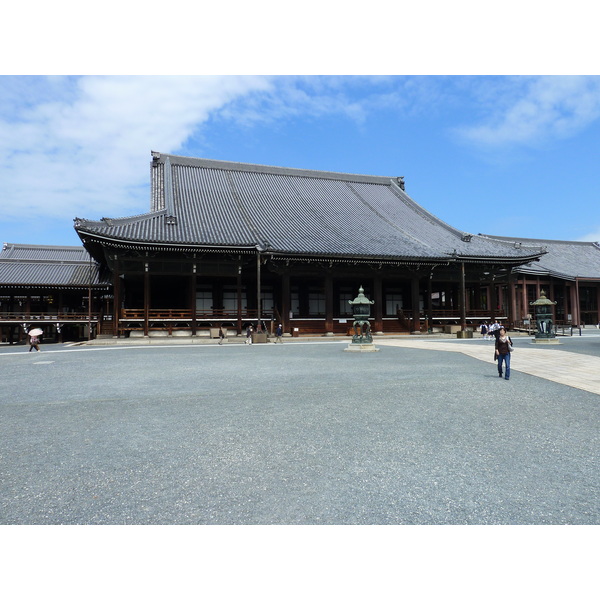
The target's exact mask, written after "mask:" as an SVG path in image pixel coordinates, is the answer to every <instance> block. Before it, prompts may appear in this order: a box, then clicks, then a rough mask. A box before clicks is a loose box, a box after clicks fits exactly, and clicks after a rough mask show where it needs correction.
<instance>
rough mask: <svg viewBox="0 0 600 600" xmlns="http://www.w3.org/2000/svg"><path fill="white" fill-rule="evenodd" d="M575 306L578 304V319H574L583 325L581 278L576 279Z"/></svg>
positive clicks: (577, 323)
mask: <svg viewBox="0 0 600 600" xmlns="http://www.w3.org/2000/svg"><path fill="white" fill-rule="evenodd" d="M575 306H577V312H576V314H577V320H576V321H575V320H574V321H573V322H574V323H575V324H576V325H578V326H579V325H581V324H582V323H581V301H580V299H579V279H576V280H575Z"/></svg>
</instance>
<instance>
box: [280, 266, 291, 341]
mask: <svg viewBox="0 0 600 600" xmlns="http://www.w3.org/2000/svg"><path fill="white" fill-rule="evenodd" d="M281 319H282V321H283V322H282V323H281V325H282V327H283V331H284V332H289V333H290V334H291V333H292V323H291V321H290V274H289V273H287V272H286V273H283V275H282V276H281Z"/></svg>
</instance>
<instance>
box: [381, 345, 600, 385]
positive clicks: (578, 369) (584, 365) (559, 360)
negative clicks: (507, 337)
mask: <svg viewBox="0 0 600 600" xmlns="http://www.w3.org/2000/svg"><path fill="white" fill-rule="evenodd" d="M376 345H377V346H397V347H398V348H420V349H422V350H439V351H445V352H462V353H463V354H466V355H467V356H471V357H472V358H476V359H478V360H482V361H484V362H487V363H493V360H492V357H493V353H494V347H493V344H492V345H490V346H483V345H481V344H470V343H468V342H466V343H465V342H463V341H461V342H437V341H432V340H423V339H415V338H407V339H391V340H376ZM510 368H511V370H514V371H520V372H521V373H527V374H528V375H535V376H536V377H542V378H543V379H548V380H549V381H555V382H556V383H562V384H563V385H569V386H571V387H574V388H578V389H580V390H585V391H586V392H592V394H598V395H600V358H598V357H596V356H587V355H585V354H579V353H576V352H565V351H564V350H560V349H559V348H557V347H553V348H535V349H534V348H527V347H524V345H523V344H521V345H519V346H516V345H515V351H514V354H513V356H512V357H511V365H510Z"/></svg>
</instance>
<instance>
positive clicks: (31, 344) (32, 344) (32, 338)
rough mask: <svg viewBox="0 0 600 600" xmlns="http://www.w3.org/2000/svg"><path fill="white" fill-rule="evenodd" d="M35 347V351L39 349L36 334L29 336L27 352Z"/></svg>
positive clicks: (38, 339) (38, 340)
mask: <svg viewBox="0 0 600 600" xmlns="http://www.w3.org/2000/svg"><path fill="white" fill-rule="evenodd" d="M34 348H35V349H36V352H39V351H40V338H39V337H38V336H37V335H30V336H29V352H31V351H32V350H33V349H34Z"/></svg>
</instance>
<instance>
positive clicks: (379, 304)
mask: <svg viewBox="0 0 600 600" xmlns="http://www.w3.org/2000/svg"><path fill="white" fill-rule="evenodd" d="M373 300H374V301H375V304H374V306H373V307H374V309H375V314H374V315H373V316H374V317H375V321H374V322H373V333H383V282H382V279H381V275H379V274H378V275H375V277H374V278H373Z"/></svg>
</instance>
